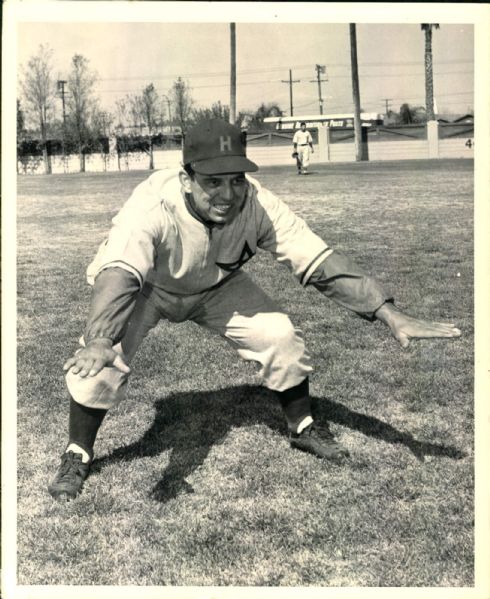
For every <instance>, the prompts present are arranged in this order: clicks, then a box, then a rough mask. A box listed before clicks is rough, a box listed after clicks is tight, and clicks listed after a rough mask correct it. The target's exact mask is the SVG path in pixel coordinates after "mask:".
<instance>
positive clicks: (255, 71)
mask: <svg viewBox="0 0 490 599" xmlns="http://www.w3.org/2000/svg"><path fill="white" fill-rule="evenodd" d="M473 63H474V61H473V60H469V59H468V60H466V59H460V60H437V61H436V66H437V65H444V64H473ZM328 66H329V68H330V69H331V68H336V67H339V68H340V67H341V68H350V64H348V63H330V62H329V63H328ZM400 66H423V63H421V61H406V62H377V63H376V62H364V63H359V67H360V68H361V67H400ZM289 68H290V67H286V66H278V67H263V68H259V69H244V70H242V71H237V75H253V74H258V73H272V72H277V71H284V70H286V69H289ZM291 68H292V69H294V70H302V69H311V64H306V65H293V66H292V67H291ZM228 75H229V72H228V71H214V72H207V73H203V72H202V71H201V72H199V73H174V74H169V75H159V76H158V77H152V76H143V75H139V76H122V77H101V78H99V81H128V80H143V81H146V80H148V79H150V80H153V81H161V80H166V79H174V78H175V77H197V78H200V79H201V78H202V79H204V78H207V77H220V76H222V77H227V76H228ZM333 76H334V75H330V77H333ZM335 76H336V77H337V76H338V75H335ZM348 76H350V75H348ZM400 76H403V74H400Z"/></svg>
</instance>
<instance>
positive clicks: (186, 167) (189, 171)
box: [184, 163, 196, 179]
mask: <svg viewBox="0 0 490 599" xmlns="http://www.w3.org/2000/svg"><path fill="white" fill-rule="evenodd" d="M184 170H185V172H186V173H187V174H188V175H189V177H190V178H191V179H194V175H195V174H196V171H195V170H194V169H193V168H192V166H191V165H190V164H189V163H187V164H184Z"/></svg>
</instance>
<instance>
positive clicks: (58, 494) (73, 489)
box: [48, 451, 90, 503]
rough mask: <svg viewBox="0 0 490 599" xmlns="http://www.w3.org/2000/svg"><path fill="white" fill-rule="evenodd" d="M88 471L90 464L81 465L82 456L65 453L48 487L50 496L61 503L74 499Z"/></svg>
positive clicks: (71, 452) (70, 452)
mask: <svg viewBox="0 0 490 599" xmlns="http://www.w3.org/2000/svg"><path fill="white" fill-rule="evenodd" d="M89 471H90V462H88V463H83V462H82V454H80V453H73V451H67V452H66V453H64V454H63V455H62V456H61V464H60V466H59V468H58V471H57V472H56V475H55V477H54V479H53V481H52V483H51V484H50V485H49V487H48V491H49V493H50V495H51V496H52V497H53V498H54V499H56V501H59V502H61V503H64V502H67V501H70V500H71V499H75V497H76V496H77V495H78V494H79V493H80V491H81V490H82V486H83V481H84V480H85V479H86V478H87V476H88V473H89Z"/></svg>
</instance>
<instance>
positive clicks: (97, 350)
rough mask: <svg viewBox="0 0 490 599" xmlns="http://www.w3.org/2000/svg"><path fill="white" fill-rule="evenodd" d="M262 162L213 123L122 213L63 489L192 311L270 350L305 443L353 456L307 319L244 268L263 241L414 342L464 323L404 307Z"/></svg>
mask: <svg viewBox="0 0 490 599" xmlns="http://www.w3.org/2000/svg"><path fill="white" fill-rule="evenodd" d="M256 170H257V166H256V165H255V164H254V163H253V162H251V161H250V160H249V159H248V158H247V157H246V152H245V143H244V139H243V136H242V134H241V132H240V130H239V129H238V128H236V127H234V126H232V125H229V124H228V123H226V122H224V121H221V120H219V119H211V120H206V121H203V122H201V123H200V124H198V125H196V126H195V127H194V128H193V129H191V130H190V131H189V132H188V133H187V135H186V137H185V141H184V147H183V168H181V169H178V170H166V171H160V172H157V173H154V174H152V175H151V176H150V177H149V178H148V179H146V180H145V181H143V182H142V183H141V184H140V185H138V186H137V187H136V189H135V190H134V192H133V193H132V195H131V197H130V198H129V200H128V201H127V202H126V203H125V204H124V206H123V207H122V209H121V210H120V212H119V213H118V214H117V216H116V217H115V218H114V219H113V227H112V229H111V231H110V233H109V235H108V238H107V240H106V241H104V243H103V244H102V245H101V246H100V248H99V250H98V252H97V255H96V256H95V259H94V261H93V262H92V263H91V264H90V266H89V267H88V270H87V275H88V280H89V282H90V283H91V284H92V285H93V292H92V298H91V303H90V309H89V314H88V320H87V324H86V327H85V330H84V332H83V337H82V338H81V339H80V348H79V349H78V350H77V352H76V353H75V355H74V356H73V357H71V358H69V359H68V360H67V361H66V363H65V365H64V369H65V371H66V383H67V386H68V390H69V393H70V396H71V398H70V412H69V440H68V444H67V446H66V449H65V451H64V452H63V454H62V456H61V465H60V467H59V469H58V471H57V473H56V475H55V477H54V479H53V481H52V482H51V484H50V485H49V492H50V493H51V495H52V496H53V497H54V498H55V499H56V500H59V501H66V500H69V499H73V498H75V497H76V496H77V494H78V493H79V492H80V490H81V488H82V484H83V482H84V480H85V479H86V477H87V475H88V473H89V470H90V465H91V463H92V460H93V456H94V451H93V447H94V442H95V439H96V435H97V432H98V430H99V427H100V425H101V424H102V421H103V419H104V417H105V415H106V413H107V411H108V410H109V409H111V408H112V407H114V406H115V405H117V404H118V402H120V401H121V400H122V399H123V398H124V397H125V393H126V389H127V384H128V379H129V375H130V366H129V365H130V363H131V359H132V358H133V356H134V355H135V353H136V351H137V350H138V347H139V346H140V344H141V343H142V341H143V340H144V338H145V336H146V335H147V334H148V332H149V331H150V330H151V329H152V328H153V327H155V326H156V325H157V323H158V322H159V321H160V320H161V319H166V320H169V321H171V322H181V321H184V320H192V321H194V322H196V323H197V324H199V325H201V326H202V327H205V328H206V329H209V330H211V331H215V332H217V333H219V334H220V335H221V336H222V337H223V338H224V339H226V340H228V341H229V342H230V343H231V345H232V346H233V347H234V348H235V349H236V350H237V352H238V354H239V356H240V357H241V358H243V359H245V360H254V361H256V362H257V363H258V364H259V365H260V374H261V376H262V381H263V385H264V386H266V387H268V388H269V389H271V390H272V391H273V392H274V393H275V394H276V396H277V398H278V400H279V402H280V405H281V406H282V409H283V412H284V416H285V419H286V422H287V426H288V430H289V440H290V444H291V446H292V447H293V448H297V449H300V450H303V451H307V452H310V453H312V454H314V455H316V456H318V457H321V458H326V459H332V460H343V459H345V458H346V457H347V456H348V452H347V451H346V450H345V448H343V447H342V446H341V445H340V444H339V443H338V442H337V441H336V440H335V438H334V437H333V435H332V434H331V432H330V430H329V429H328V426H327V427H326V428H324V427H319V426H317V424H316V423H315V422H314V421H313V417H312V413H311V406H310V397H309V391H308V377H309V375H310V373H311V372H312V364H311V358H310V356H309V354H308V352H307V350H306V348H305V343H304V339H303V334H302V332H301V330H299V329H298V328H297V327H295V326H294V325H293V324H292V323H291V321H290V320H289V318H288V316H287V315H286V314H284V312H283V311H282V310H281V309H280V308H279V307H278V306H277V304H276V303H275V301H274V300H273V299H271V298H270V297H268V296H267V295H266V294H265V293H264V292H263V291H262V289H260V287H258V286H257V284H256V283H255V282H254V281H253V280H252V279H251V277H250V276H249V275H248V274H246V273H245V272H244V271H243V270H242V269H241V267H242V266H243V264H245V263H246V262H247V261H248V260H250V259H251V258H252V257H253V256H254V255H255V254H256V252H257V251H258V250H259V249H262V250H266V251H268V252H271V253H272V254H273V256H274V257H275V258H276V259H277V261H278V262H280V263H282V264H284V265H286V266H287V267H288V268H289V270H290V271H291V272H292V274H293V275H294V277H295V278H296V279H297V281H298V282H299V283H300V284H301V285H303V286H305V287H306V286H309V285H313V286H314V287H316V288H317V289H318V290H319V291H320V292H321V293H323V294H324V295H325V296H326V297H328V298H331V299H333V300H334V301H336V302H337V303H338V304H340V305H342V306H344V307H346V308H348V309H350V310H353V311H355V312H357V313H358V314H360V315H362V316H364V317H366V318H369V319H371V320H374V319H376V318H377V319H379V320H381V321H382V322H384V323H386V324H387V325H388V327H389V328H390V329H391V332H392V333H393V335H394V336H395V337H396V338H397V339H398V340H399V341H400V343H401V344H402V346H406V345H408V343H409V340H410V338H412V337H454V336H457V335H459V334H460V332H459V330H458V329H456V328H455V327H454V326H453V325H449V324H436V323H430V322H423V321H420V320H417V319H414V318H411V317H409V316H407V315H405V314H403V313H402V312H400V311H399V310H398V309H397V308H395V306H394V304H393V303H392V300H391V296H390V295H389V294H387V293H386V292H385V291H384V290H383V289H382V287H381V286H380V285H379V284H378V283H376V281H375V280H374V279H372V278H371V277H370V276H368V275H367V274H366V273H365V272H363V271H362V270H361V269H360V268H358V267H357V266H356V265H355V264H353V263H352V262H351V261H349V259H348V258H347V257H345V256H344V255H342V254H340V253H339V252H337V251H334V250H333V249H332V248H330V247H329V246H328V245H327V243H325V241H323V240H322V239H321V238H320V237H318V236H317V235H316V234H314V233H313V232H312V231H311V230H310V229H309V227H308V226H307V225H306V223H305V222H304V221H303V220H302V219H301V218H299V217H298V216H296V215H295V214H294V213H293V212H292V211H291V210H290V209H289V207H288V206H287V205H286V204H284V203H283V202H282V201H281V200H280V199H279V198H278V197H276V196H275V195H274V194H272V193H271V192H270V191H268V190H267V189H264V188H263V187H262V186H261V185H260V183H259V182H258V181H256V180H255V179H253V178H252V177H250V176H249V175H248V174H246V173H250V172H254V171H256ZM158 359H162V360H165V359H166V357H165V356H161V357H158Z"/></svg>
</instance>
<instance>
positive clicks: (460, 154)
mask: <svg viewBox="0 0 490 599" xmlns="http://www.w3.org/2000/svg"><path fill="white" fill-rule="evenodd" d="M467 140H468V138H463V137H461V138H453V139H441V140H439V144H438V154H439V156H438V157H439V158H473V157H474V149H473V143H474V140H473V139H472V147H471V148H468V147H467V146H466V145H465V144H466V142H467ZM368 150H369V160H416V159H424V158H429V145H428V142H427V141H426V140H407V141H404V140H403V141H371V143H370V144H369V147H368ZM292 152H293V147H292V145H291V146H262V147H260V146H249V147H248V149H247V156H248V157H249V158H250V160H252V161H253V162H256V163H257V164H258V166H259V167H265V166H276V165H284V166H291V168H292V169H294V168H295V167H296V161H295V159H294V158H292V156H291V154H292ZM328 155H329V158H330V159H329V161H328V162H354V161H355V159H356V153H355V146H354V142H353V141H352V142H346V143H335V144H330V146H329V148H328ZM320 156H324V157H326V156H327V152H326V151H322V149H321V148H319V147H318V146H317V147H316V148H315V152H314V153H313V154H312V155H311V164H312V165H315V164H319V162H320V160H319V159H320ZM153 159H154V166H155V169H156V170H159V169H164V168H178V167H179V165H180V161H181V152H180V150H157V151H155V152H154V154H153ZM51 162H52V170H53V173H77V172H79V161H78V156H70V157H68V159H67V160H66V162H65V164H64V165H63V161H62V160H61V158H57V157H53V158H52V161H51ZM322 162H323V163H325V161H322ZM36 164H37V166H36ZM148 166H149V157H148V155H147V154H145V153H140V154H131V155H130V156H128V158H127V159H125V158H124V157H123V156H121V158H120V160H119V165H118V161H117V157H116V156H110V157H109V158H107V159H106V160H104V158H103V156H102V155H100V154H92V155H88V156H87V157H86V162H85V168H86V171H87V172H104V171H117V170H122V171H124V170H138V169H142V170H146V169H148ZM19 172H23V171H22V165H21V164H20V163H19ZM28 173H29V174H42V173H44V165H43V162H42V160H36V161H33V162H32V168H31V169H30V170H28Z"/></svg>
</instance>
